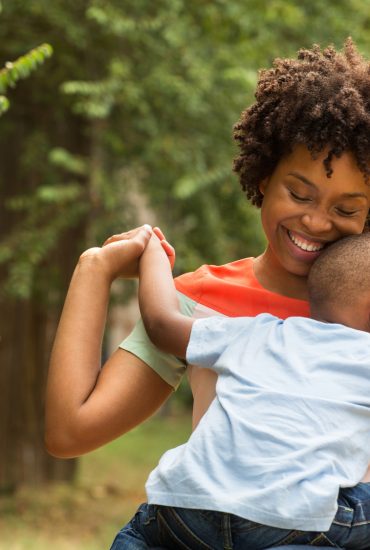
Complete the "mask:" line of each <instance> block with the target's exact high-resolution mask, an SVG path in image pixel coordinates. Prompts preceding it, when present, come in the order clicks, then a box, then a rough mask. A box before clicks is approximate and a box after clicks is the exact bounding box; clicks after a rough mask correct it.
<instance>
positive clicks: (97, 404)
mask: <svg viewBox="0 0 370 550" xmlns="http://www.w3.org/2000/svg"><path fill="white" fill-rule="evenodd" d="M172 391H173V388H172V386H170V385H169V384H167V382H165V381H164V380H163V379H162V378H161V377H160V376H159V375H158V374H157V373H156V372H155V371H154V370H153V369H151V368H150V367H149V366H148V365H147V364H145V363H144V362H143V361H142V360H141V359H139V358H138V357H137V356H135V355H133V354H132V353H130V352H128V351H125V350H123V349H118V350H116V351H115V352H114V353H113V355H112V356H111V357H110V358H109V359H108V361H107V362H106V364H105V365H104V367H103V368H102V370H101V372H100V374H99V377H98V380H97V383H96V386H95V388H94V390H93V392H92V393H91V394H90V396H89V397H88V398H87V400H86V401H85V403H83V404H82V405H81V407H80V408H79V410H78V412H77V414H76V418H74V419H73V421H72V422H71V423H70V426H66V425H65V424H63V426H62V425H61V426H60V428H59V429H58V426H53V430H52V433H50V431H51V430H48V428H47V429H46V434H47V435H46V445H47V448H48V451H49V452H50V453H51V454H54V455H55V456H60V457H73V456H79V455H81V454H84V453H87V452H89V451H91V450H93V449H96V448H97V447H100V446H101V445H103V444H105V443H108V442H109V441H111V440H113V439H115V438H117V437H119V436H120V435H122V434H124V433H125V432H127V431H129V430H131V429H132V428H133V427H135V426H137V425H138V424H140V423H141V422H143V421H144V420H145V419H146V418H148V417H149V416H151V415H152V414H153V413H154V412H155V411H156V410H157V409H158V408H159V407H160V406H161V405H162V404H163V403H164V401H165V400H166V399H167V398H168V396H169V395H170V394H171V393H172Z"/></svg>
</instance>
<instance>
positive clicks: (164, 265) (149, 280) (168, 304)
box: [139, 235, 194, 358]
mask: <svg viewBox="0 0 370 550" xmlns="http://www.w3.org/2000/svg"><path fill="white" fill-rule="evenodd" d="M139 271H140V281H139V304H140V310H141V315H142V318H143V322H144V325H145V329H146V331H147V333H148V336H149V338H150V339H151V341H152V342H153V344H155V345H156V346H157V347H158V348H159V349H161V350H162V351H165V352H167V353H171V354H173V355H176V356H177V357H181V358H185V357H186V349H187V346H188V343H189V338H190V332H191V327H192V325H193V323H194V320H193V319H190V318H189V317H186V316H185V315H182V313H180V310H179V304H178V300H177V296H176V289H175V285H174V282H173V279H172V272H171V268H170V264H169V262H168V259H167V257H166V254H165V253H164V251H163V249H162V247H161V245H160V242H159V239H158V238H157V237H156V236H155V235H152V237H151V239H150V241H149V243H148V245H147V247H146V249H145V251H144V253H143V255H142V256H141V259H140V266H139Z"/></svg>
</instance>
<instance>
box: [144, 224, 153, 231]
mask: <svg viewBox="0 0 370 550" xmlns="http://www.w3.org/2000/svg"><path fill="white" fill-rule="evenodd" d="M143 227H144V229H146V230H147V231H149V232H150V233H151V232H152V226H151V225H149V224H148V223H144V225H143Z"/></svg>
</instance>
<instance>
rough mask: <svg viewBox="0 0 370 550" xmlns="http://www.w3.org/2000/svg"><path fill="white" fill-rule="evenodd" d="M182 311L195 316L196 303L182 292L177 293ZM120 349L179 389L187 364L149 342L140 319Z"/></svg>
mask: <svg viewBox="0 0 370 550" xmlns="http://www.w3.org/2000/svg"><path fill="white" fill-rule="evenodd" d="M177 296H178V298H179V303H180V309H181V312H182V313H183V314H184V315H188V316H189V317H191V316H192V315H193V311H194V308H195V306H196V302H195V301H194V300H192V299H191V298H188V297H187V296H185V295H184V294H182V293H181V292H177ZM119 347H120V348H122V349H124V350H126V351H129V352H130V353H133V354H134V355H136V357H138V358H139V359H141V360H142V361H144V363H146V364H147V365H148V366H149V367H151V368H152V369H153V370H154V371H155V372H156V373H157V374H159V376H160V377H161V378H163V380H164V381H165V382H167V384H169V385H170V386H172V387H173V388H174V389H176V388H177V387H178V385H179V384H180V382H181V378H182V376H183V374H184V372H185V369H186V363H185V362H183V361H181V360H180V359H178V358H177V357H175V356H174V355H168V354H167V353H163V352H162V351H160V350H159V349H157V348H156V347H155V346H154V345H153V344H152V343H151V341H150V340H149V338H148V335H147V333H146V331H145V328H144V324H143V322H142V320H141V319H140V320H139V321H138V322H137V324H136V326H135V328H134V329H133V331H132V332H131V334H130V335H129V336H128V337H127V338H126V339H125V340H123V342H121V344H120V345H119Z"/></svg>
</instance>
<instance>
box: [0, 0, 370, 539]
mask: <svg viewBox="0 0 370 550" xmlns="http://www.w3.org/2000/svg"><path fill="white" fill-rule="evenodd" d="M369 32H370V0H336V1H335V2H334V1H330V0H300V1H299V2H298V0H187V1H185V0H158V1H156V2H150V1H148V0H73V2H72V1H71V0H63V1H62V0H54V1H53V2H47V1H46V0H32V1H29V2H23V1H21V0H8V1H6V0H3V1H2V2H1V1H0V44H1V48H0V115H1V118H0V193H1V200H0V208H1V212H0V228H1V232H0V277H1V292H0V338H1V339H0V367H1V368H0V394H1V395H0V451H1V452H0V494H1V495H3V496H2V497H0V500H1V499H2V500H1V502H2V503H3V507H2V508H0V514H1V511H4V510H5V511H6V510H8V513H7V514H5V515H2V516H0V529H1V525H2V526H3V527H4V525H5V524H6V522H7V521H8V522H10V523H11V522H12V521H14V522H15V521H17V517H23V516H22V513H23V512H22V510H23V511H24V507H25V506H26V508H27V506H29V505H30V502H28V504H27V505H25V504H24V500H21V502H23V504H22V505H20V508H19V506H18V504H19V502H20V501H19V500H18V501H17V495H19V494H20V491H22V490H24V488H25V487H26V488H28V487H35V486H36V487H38V488H40V487H45V485H44V484H45V483H46V482H50V481H64V482H70V483H72V482H73V481H75V480H76V461H73V460H70V461H64V460H56V459H52V458H51V457H49V456H47V455H46V453H45V452H44V449H43V404H44V399H43V394H44V387H45V377H46V371H47V362H48V357H49V353H50V346H51V342H52V339H53V335H54V332H55V328H56V323H57V321H58V316H59V314H60V308H61V305H62V302H63V298H64V295H65V292H66V288H67V285H68V281H69V279H70V276H71V273H72V271H73V267H74V265H75V263H76V261H77V259H78V256H79V254H80V253H81V252H82V251H83V250H84V249H86V248H87V247H89V246H92V245H97V244H100V243H102V242H103V241H104V239H105V238H106V237H107V236H108V235H110V234H112V233H116V232H121V231H122V230H125V229H127V228H130V227H131V226H135V225H137V224H140V223H144V222H149V223H158V224H159V225H160V226H161V228H162V229H163V230H164V232H165V233H166V235H167V236H168V238H169V240H170V241H171V242H172V243H173V244H174V245H175V247H176V251H177V262H176V268H175V273H176V274H177V273H181V272H183V271H186V270H192V269H194V268H196V267H197V266H199V265H200V264H201V263H205V262H207V263H224V262H226V261H230V260H232V259H237V258H239V257H245V256H248V255H254V254H257V253H258V252H259V251H261V249H262V247H263V237H262V235H261V231H260V228H259V225H258V211H256V210H255V209H254V208H252V207H250V206H249V204H248V202H247V201H246V200H245V198H244V197H243V195H242V193H241V191H240V189H239V185H238V182H237V180H236V178H235V177H234V176H233V174H232V168H231V167H232V159H233V156H234V155H235V152H236V150H235V146H234V144H233V140H232V127H233V124H234V123H235V122H236V120H237V119H238V117H239V115H240V112H241V111H242V109H244V108H245V107H246V106H248V105H249V104H250V103H251V102H252V101H253V91H254V87H255V84H256V78H257V70H258V69H259V68H262V67H267V66H269V65H270V64H271V62H272V60H273V58H274V57H277V56H279V57H286V56H291V55H293V54H294V53H295V52H296V51H297V49H299V48H300V47H309V46H311V45H312V43H314V42H317V43H319V44H321V45H327V44H328V43H330V42H333V43H334V44H335V45H337V46H341V45H342V44H343V41H344V40H345V38H346V37H347V36H349V35H351V36H352V37H353V38H354V40H355V41H356V43H357V45H358V47H359V49H360V50H361V51H362V52H363V53H364V54H366V55H368V56H369V54H370V46H369ZM22 56H23V57H22ZM19 58H21V59H19ZM16 60H19V61H18V62H17V61H16ZM2 67H3V69H2V70H1V68H2ZM131 291H132V286H131V285H128V284H126V285H124V286H121V285H117V287H115V292H114V300H115V302H122V303H123V302H125V300H127V296H128V295H129V293H130V292H131ZM166 422H168V420H166ZM181 422H182V420H181V421H179V424H178V425H179V426H180V425H182V424H181ZM185 424H186V422H185ZM167 428H168V430H169V431H170V432H171V428H170V425H167ZM153 429H154V432H155V428H153ZM186 429H187V428H184V431H183V432H182V431H181V429H180V428H179V430H178V431H177V430H176V429H173V433H174V434H177V435H175V439H176V437H179V434H181V433H184V434H185V433H186ZM162 432H163V430H162ZM147 437H148V434H146V435H145V438H147ZM184 437H185V436H184ZM128 441H129V444H131V443H132V445H133V446H134V447H135V445H137V447H136V448H137V449H141V447H140V443H139V442H136V443H135V441H136V440H135V436H134V439H133V440H128ZM171 441H172V443H170V442H168V441H167V439H164V440H163V448H166V447H168V446H169V445H170V444H172V445H173V444H174V441H175V440H171ZM179 441H181V438H180V439H179ZM117 445H118V444H117ZM114 448H115V449H120V450H119V452H120V453H122V452H123V451H122V449H121V448H120V447H114ZM130 448H131V447H130ZM125 452H126V453H129V454H130V452H134V453H135V452H136V451H135V450H134V451H132V450H131V451H127V448H126V451H125ZM156 452H157V453H158V454H159V453H160V452H161V450H160V449H159V448H158V450H157V451H156ZM109 453H111V451H109ZM112 453H113V451H112ZM137 453H139V451H137ZM113 454H114V453H113ZM113 454H112V456H113ZM97 456H100V455H97ZM138 456H139V454H137V455H135V460H133V463H134V462H136V464H137V462H138V460H139V459H138ZM150 456H151V455H150ZM106 459H107V457H105V458H104V461H106ZM94 460H97V461H98V463H99V458H94V459H93V461H92V464H95V462H94ZM153 460H156V457H153ZM150 465H151V466H152V465H153V464H152V463H151V464H150ZM150 465H149V463H148V464H147V467H148V468H149V466H150ZM126 467H127V468H128V467H129V466H127V464H126ZM86 468H87V470H86V469H85V470H83V471H90V472H93V473H92V474H91V475H92V476H94V477H95V478H96V471H95V470H94V466H91V464H90V466H86ZM89 468H90V470H89ZM112 468H113V470H114V467H113V466H112ZM94 472H95V473H94ZM118 477H119V474H118V472H116V478H118ZM144 477H145V476H144ZM134 479H135V480H136V483H138V484H139V478H135V477H134ZM140 484H142V480H141V478H140ZM140 489H141V487H140ZM43 490H44V491H46V492H45V494H46V495H48V494H49V493H47V489H43ZM72 490H74V491H75V494H77V493H76V491H77V489H76V486H75V487H74V488H73V487H72V488H71V491H72ZM108 493H109V491H108ZM113 493H114V490H113ZM66 494H67V493H65V494H64V493H63V495H64V496H62V497H61V498H62V500H63V499H64V501H66V502H69V501H68V498H72V497H67V496H66ZM106 496H107V497H109V495H108V494H107V495H106ZM113 496H114V495H113ZM113 496H112V495H110V497H111V498H113ZM50 498H51V497H50ZM31 500H32V499H31ZM26 501H27V499H26ZM4 503H5V504H4ZM14 503H15V504H14ZM17 503H18V504H17ZM46 503H47V499H46V500H45V503H44V505H43V506H41V511H42V514H44V513H45V510H46V509H47V507H48V506H47V504H46ZM136 503H137V502H136ZM17 506H18V507H17ZM22 506H23V508H22ZM84 507H85V510H86V508H87V509H88V507H89V503H88V499H87V501H86V503H85V504H84ZM40 513H41V512H40ZM19 514H20V516H19ZM32 517H33V520H32V521H33V522H34V523H35V520H34V516H32ZM103 517H105V516H104V514H103ZM118 517H119V515H118V516H117V518H118ZM1 518H2V519H1ZM4 518H5V519H4ZM2 521H3V523H1V522H2ZM83 521H84V520H83V518H80V525H81V523H82V522H83ZM114 521H115V522H116V521H118V519H115V520H114ZM36 524H37V522H36ZM115 525H116V526H117V528H118V525H119V523H115ZM29 536H31V538H32V536H33V535H29ZM13 539H14V537H13ZM19 540H20V539H19ZM104 540H108V541H109V540H110V538H109V537H108V538H107V539H104ZM29 543H30V541H29V540H28V543H27V548H32V546H29ZM12 544H13V546H11V545H10V543H9V541H8V542H7V543H5V546H4V548H7V549H9V548H25V547H26V546H23V545H22V544H23V543H22V542H17V541H15V542H14V540H13V542H12ZM25 544H26V543H25ZM74 544H77V543H74ZM106 544H107V543H106ZM36 547H37V548H43V547H42V544H41V543H38V544H37V545H36V546H35V548H36ZM45 547H46V546H45ZM62 547H63V546H60V548H62ZM67 547H71V546H66V548H67ZM73 547H74V548H75V547H76V548H77V546H76V545H74V546H73ZM85 547H86V548H95V546H93V545H92V546H84V548H85ZM101 547H102V546H101V545H100V546H99V544H98V545H97V546H96V548H101ZM0 548H2V546H1V537H0Z"/></svg>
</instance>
